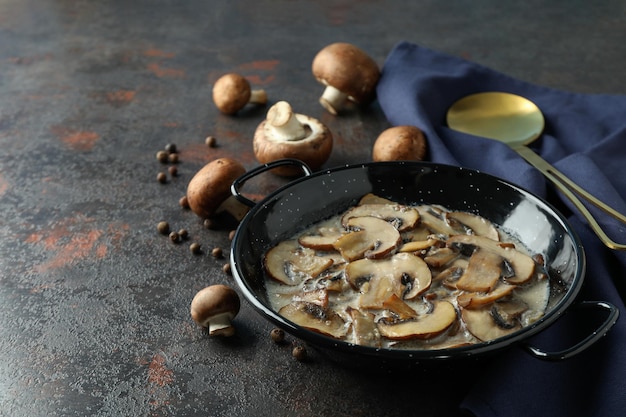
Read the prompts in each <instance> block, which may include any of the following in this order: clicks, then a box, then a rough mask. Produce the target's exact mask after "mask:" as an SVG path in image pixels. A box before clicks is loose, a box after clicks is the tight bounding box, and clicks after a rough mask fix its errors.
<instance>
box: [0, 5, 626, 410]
mask: <svg viewBox="0 0 626 417" xmlns="http://www.w3.org/2000/svg"><path fill="white" fill-rule="evenodd" d="M599 3H600V4H594V5H590V4H588V2H580V1H569V0H567V1H565V0H563V1H552V2H547V1H526V2H515V3H513V2H500V1H495V0H493V1H488V0H481V1H474V2H467V1H453V2H446V4H445V5H444V4H443V3H441V2H436V1H416V2H410V3H409V2H407V4H405V5H402V6H400V5H399V3H389V2H382V1H360V2H359V1H348V0H344V1H339V2H325V1H322V2H303V1H255V2H252V1H250V2H243V1H230V2H226V1H191V0H190V1H185V2H180V1H173V0H171V1H166V0H154V1H152V0H151V1H148V0H138V1H132V2H129V1H121V0H110V1H97V2H96V1H79V0H50V1H45V0H4V1H0V271H1V272H0V333H1V335H2V337H1V338H0V415H7V416H25V415H38V416H40V415H41V416H44V415H45V416H85V415H96V416H98V415H100V416H104V415H136V416H140V415H150V416H164V415H176V416H193V415H212V416H248V415H254V416H286V415H298V416H370V415H377V416H396V415H416V414H418V413H419V414H420V415H424V416H427V415H451V414H452V412H453V410H454V409H455V403H456V402H457V401H458V400H459V399H460V398H461V396H462V395H463V392H464V387H466V386H468V384H471V380H472V378H471V376H470V375H469V373H468V372H458V371H457V372H456V373H455V375H454V376H451V377H449V378H448V377H445V378H443V377H441V376H438V375H437V374H439V375H441V374H442V373H443V372H435V373H433V372H424V373H421V372H420V373H416V374H414V375H408V376H405V377H403V378H398V377H393V376H380V375H377V376H373V375H363V374H360V373H358V372H356V371H354V370H349V369H345V368H343V367H341V366H338V365H337V364H335V363H333V362H332V361H330V360H328V358H326V357H323V356H321V355H320V354H318V353H317V352H315V351H314V350H312V349H309V354H310V355H309V356H310V360H309V361H308V362H306V363H299V362H297V361H295V360H293V359H292V358H291V356H290V348H289V347H288V346H278V345H275V344H274V343H273V342H271V340H270V339H269V336H268V333H269V331H270V330H271V326H270V325H269V324H268V323H266V322H265V321H264V320H262V319H261V318H260V317H259V316H258V315H257V314H256V313H255V312H253V311H252V309H251V308H250V307H249V306H247V305H246V304H245V303H244V305H243V307H242V310H241V312H240V314H239V316H238V317H237V318H236V326H237V330H238V333H237V336H235V337H234V338H231V339H226V340H223V339H209V338H208V337H207V336H206V334H204V333H203V331H202V330H201V329H200V328H199V327H197V326H196V325H195V324H194V323H193V322H192V321H191V319H190V317H189V303H190V301H191V298H192V297H193V295H194V294H195V292H196V291H197V290H199V289H200V288H202V287H203V286H205V285H207V284H211V283H230V284H232V285H234V283H233V282H232V281H231V279H230V278H229V277H228V276H227V275H225V274H224V273H223V272H222V269H221V268H222V265H223V264H224V263H226V262H227V260H226V259H215V258H213V257H212V256H211V255H210V254H209V253H208V252H209V251H210V248H213V247H221V248H224V250H225V251H226V250H227V248H228V247H229V243H230V242H229V240H228V231H229V230H230V229H232V228H233V227H234V226H233V225H232V224H224V225H221V228H220V229H219V230H206V229H204V228H203V226H202V222H201V220H200V219H199V218H197V217H196V216H195V215H193V214H192V213H191V212H188V211H184V210H182V209H181V208H180V207H179V205H178V199H179V197H181V196H182V195H183V194H184V193H185V189H186V185H187V182H188V181H189V179H190V178H191V177H192V176H193V174H194V173H195V172H196V171H197V170H198V169H199V168H200V167H201V166H202V165H203V164H204V163H206V162H208V161H210V160H212V159H214V158H216V157H219V156H234V157H236V158H238V159H239V160H240V161H241V162H242V163H244V165H245V166H246V167H247V168H252V167H254V166H256V162H255V160H254V156H253V155H252V147H251V138H252V134H253V132H254V129H255V128H256V126H257V125H258V123H259V122H260V121H261V120H262V119H263V117H264V114H265V111H266V108H253V107H250V108H246V110H245V111H243V112H241V113H240V114H238V115H237V116H235V117H229V116H223V115H220V114H219V113H218V112H217V110H216V109H215V107H214V106H213V103H212V102H211V86H212V83H213V82H214V81H215V80H216V79H217V78H218V77H219V76H220V75H221V74H222V73H224V72H231V71H236V72H240V73H241V74H242V75H244V76H246V77H247V78H248V79H249V80H250V81H251V82H252V83H253V84H254V85H255V86H260V87H263V88H265V89H266V90H267V92H268V95H269V97H270V101H271V102H275V101H278V100H287V101H289V102H290V103H291V104H292V105H293V107H294V109H295V110H296V111H297V112H300V113H305V114H308V115H310V116H313V117H316V118H319V119H320V120H321V121H323V122H324V123H326V124H327V125H328V127H329V128H330V130H331V131H332V132H333V133H334V136H335V149H334V151H333V154H332V156H331V159H330V161H329V162H328V163H327V164H326V166H335V165H341V164H345V163H354V162H362V161H367V160H369V159H370V150H371V145H372V144H373V141H374V139H375V138H376V136H377V135H378V133H379V132H380V131H381V130H382V129H384V128H386V127H387V126H388V124H387V122H386V120H385V119H384V116H383V115H382V113H381V112H380V110H379V109H378V107H377V105H376V104H373V105H372V106H370V107H369V108H367V109H364V110H362V111H358V112H352V113H349V114H345V115H343V116H341V117H334V116H331V115H329V114H327V113H325V112H324V110H323V109H322V108H321V107H320V106H319V104H318V103H317V99H318V96H319V94H320V93H321V90H322V88H321V87H320V86H319V85H318V84H317V83H316V82H315V80H314V79H313V77H312V76H311V73H310V63H311V60H312V58H313V56H314V55H315V53H316V52H317V51H318V50H319V49H320V48H322V47H323V46H325V45H326V44H328V43H331V42H335V41H348V42H352V43H355V44H357V45H359V46H360V47H361V48H363V49H365V50H366V51H368V52H369V53H370V55H372V57H374V58H375V59H376V61H378V62H379V63H380V64H381V65H382V63H383V62H384V59H385V56H386V55H387V53H388V52H389V51H390V49H391V48H392V47H393V45H394V44H395V43H396V42H398V41H400V40H408V41H412V42H415V43H419V44H421V45H424V46H427V47H431V48H433V49H438V50H441V51H443V52H448V53H451V54H455V55H459V56H462V57H465V58H468V59H471V60H474V61H477V62H480V63H482V64H484V65H487V66H490V67H493V68H495V69H498V70H500V71H503V72H506V73H508V74H510V75H512V76H514V77H518V78H521V79H524V80H526V81H531V82H534V83H537V84H542V85H546V86H550V87H556V88H561V89H568V90H572V91H578V92H585V93H620V94H623V93H626V78H625V77H626V76H625V75H624V74H625V73H624V70H623V68H624V64H625V62H626V46H625V45H626V44H625V43H624V42H623V39H624V35H625V34H626V29H625V26H624V13H625V12H626V10H625V6H624V3H623V2H621V1H605V2H599ZM207 135H214V136H215V137H216V138H217V140H218V143H219V146H218V147H217V148H213V149H211V148H208V147H206V146H205V145H204V138H205V137H206V136H207ZM167 143H176V144H177V145H178V147H179V149H180V151H181V152H180V158H181V163H180V164H179V166H178V168H179V172H180V175H179V176H178V177H176V178H170V179H169V180H168V182H167V184H159V183H158V182H157V181H156V174H157V173H158V172H159V171H161V170H165V166H163V165H161V164H160V163H159V162H157V161H156V159H155V153H156V152H157V151H158V150H161V149H162V148H163V147H164V146H165V145H166V144H167ZM282 181H283V180H281V179H277V178H273V177H270V176H266V177H263V178H262V179H259V180H258V181H256V182H254V183H252V184H250V187H249V188H250V189H249V192H251V193H253V194H256V195H259V196H262V195H264V194H265V193H267V192H268V191H270V190H272V189H273V188H274V187H276V186H277V185H279V184H281V183H282ZM160 220H167V221H169V222H170V224H171V225H172V227H173V228H175V229H179V228H187V229H188V230H189V232H190V239H189V240H188V241H187V242H185V243H184V244H180V245H174V244H172V243H171V242H169V241H168V239H167V238H166V237H164V236H161V235H159V234H158V233H157V231H156V224H157V223H158V222H159V221H160ZM193 241H198V242H201V243H202V245H203V247H204V249H205V250H204V252H203V254H202V255H199V256H194V255H192V254H191V253H190V251H189V249H188V246H189V243H191V242H193ZM290 341H291V338H290ZM452 371H454V370H450V372H452ZM418 410H419V411H418Z"/></svg>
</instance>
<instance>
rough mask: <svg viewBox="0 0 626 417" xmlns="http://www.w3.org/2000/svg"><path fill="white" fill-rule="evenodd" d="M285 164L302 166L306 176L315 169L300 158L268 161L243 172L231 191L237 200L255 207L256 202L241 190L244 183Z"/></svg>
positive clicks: (232, 185) (231, 187)
mask: <svg viewBox="0 0 626 417" xmlns="http://www.w3.org/2000/svg"><path fill="white" fill-rule="evenodd" d="M283 165H295V166H297V167H298V168H300V169H301V170H302V172H303V173H304V176H306V177H308V176H309V175H311V174H312V173H313V171H311V168H309V166H308V165H307V164H305V163H304V162H302V161H301V160H299V159H290V158H286V159H279V160H277V161H273V162H268V163H267V164H263V165H260V166H258V167H256V168H253V169H251V170H250V171H248V172H246V173H245V174H243V175H242V176H241V177H239V178H237V179H236V180H235V181H233V183H232V184H231V186H230V192H231V194H232V195H233V196H234V197H235V198H236V199H237V201H239V202H241V203H243V204H245V205H247V206H248V207H254V206H256V202H254V201H252V200H250V199H249V198H247V197H244V196H243V195H242V194H241V193H240V192H239V190H240V189H241V187H242V186H243V184H244V183H245V182H246V181H248V180H249V179H251V178H253V177H256V176H257V175H259V174H262V173H263V172H265V171H269V170H271V169H274V168H277V167H279V166H283Z"/></svg>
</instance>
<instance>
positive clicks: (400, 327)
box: [378, 301, 457, 340]
mask: <svg viewBox="0 0 626 417" xmlns="http://www.w3.org/2000/svg"><path fill="white" fill-rule="evenodd" d="M456 318H457V315H456V310H455V308H454V306H453V305H452V304H451V303H449V302H447V301H436V302H435V303H434V309H433V311H432V312H431V313H428V314H424V315H422V316H420V317H418V318H417V319H415V320H409V321H401V322H399V323H391V324H389V323H387V322H385V321H384V320H382V321H379V322H378V331H379V332H380V334H381V335H382V336H384V337H387V338H389V339H391V340H408V339H429V338H432V337H435V336H437V335H439V334H441V333H443V332H444V331H446V330H447V329H448V328H449V327H450V326H452V324H454V322H455V321H456Z"/></svg>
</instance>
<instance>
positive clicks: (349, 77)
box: [311, 42, 380, 104]
mask: <svg viewBox="0 0 626 417" xmlns="http://www.w3.org/2000/svg"><path fill="white" fill-rule="evenodd" d="M311 69H312V72H313V76H314V77H315V78H316V79H317V80H318V81H319V82H320V83H322V84H324V85H331V86H333V87H335V88H336V89H337V90H339V91H341V92H343V93H344V94H347V95H348V98H349V99H350V100H351V101H354V102H356V103H359V104H368V103H370V102H372V101H373V100H374V98H375V97H376V84H377V83H378V79H379V78H380V69H379V67H378V64H377V63H376V61H374V59H372V58H371V57H370V56H369V55H368V54H367V53H365V51H363V50H362V49H360V48H359V47H357V46H355V45H352V44H350V43H345V42H337V43H333V44H330V45H328V46H326V47H325V48H323V49H322V50H320V51H319V52H318V53H317V55H316V56H315V58H314V59H313V64H312V68H311Z"/></svg>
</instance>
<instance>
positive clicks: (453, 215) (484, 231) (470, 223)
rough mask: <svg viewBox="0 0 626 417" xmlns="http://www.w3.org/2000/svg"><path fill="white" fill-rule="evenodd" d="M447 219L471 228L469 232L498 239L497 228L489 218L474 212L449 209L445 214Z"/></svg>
mask: <svg viewBox="0 0 626 417" xmlns="http://www.w3.org/2000/svg"><path fill="white" fill-rule="evenodd" d="M445 216H446V218H447V219H448V221H450V219H454V220H455V221H457V222H459V223H461V224H463V225H465V226H466V227H468V228H469V229H470V230H471V232H472V233H471V234H474V235H478V236H484V237H488V238H489V239H493V240H500V233H498V229H496V227H495V226H494V225H493V223H491V222H490V221H489V220H487V219H486V218H484V217H482V216H478V215H476V214H472V213H468V212H465V211H451V212H448V213H446V214H445Z"/></svg>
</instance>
